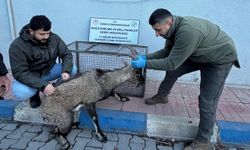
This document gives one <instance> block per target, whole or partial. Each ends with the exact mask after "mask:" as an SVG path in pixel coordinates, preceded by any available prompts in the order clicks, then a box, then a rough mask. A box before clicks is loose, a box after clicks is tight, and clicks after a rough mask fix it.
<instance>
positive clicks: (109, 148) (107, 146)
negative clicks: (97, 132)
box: [102, 141, 117, 150]
mask: <svg viewBox="0 0 250 150" xmlns="http://www.w3.org/2000/svg"><path fill="white" fill-rule="evenodd" d="M115 147H117V142H115V141H108V142H107V143H104V144H103V148H102V149H103V150H114V149H115Z"/></svg>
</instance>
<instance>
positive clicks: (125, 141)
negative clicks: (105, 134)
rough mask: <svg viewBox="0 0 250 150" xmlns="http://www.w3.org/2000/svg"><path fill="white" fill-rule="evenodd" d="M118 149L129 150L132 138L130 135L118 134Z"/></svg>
mask: <svg viewBox="0 0 250 150" xmlns="http://www.w3.org/2000/svg"><path fill="white" fill-rule="evenodd" d="M118 138H119V140H118V146H117V147H118V149H119V150H129V149H130V147H129V140H130V139H131V138H132V136H131V135H128V134H118Z"/></svg>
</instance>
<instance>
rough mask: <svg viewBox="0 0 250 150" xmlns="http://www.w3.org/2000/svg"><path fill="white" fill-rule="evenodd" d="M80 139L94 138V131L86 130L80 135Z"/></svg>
mask: <svg viewBox="0 0 250 150" xmlns="http://www.w3.org/2000/svg"><path fill="white" fill-rule="evenodd" d="M78 136H79V137H84V138H92V130H90V129H84V130H82V132H81V133H79V134H78Z"/></svg>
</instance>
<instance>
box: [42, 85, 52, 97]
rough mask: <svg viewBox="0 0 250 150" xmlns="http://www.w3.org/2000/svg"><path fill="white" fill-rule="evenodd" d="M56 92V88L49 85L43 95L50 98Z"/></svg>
mask: <svg viewBox="0 0 250 150" xmlns="http://www.w3.org/2000/svg"><path fill="white" fill-rule="evenodd" d="M54 91H55V88H54V86H53V85H52V84H48V85H47V86H46V87H45V88H44V90H43V93H44V94H45V95H46V96H49V95H51V94H53V93H54Z"/></svg>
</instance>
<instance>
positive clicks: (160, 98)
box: [145, 94, 168, 105]
mask: <svg viewBox="0 0 250 150" xmlns="http://www.w3.org/2000/svg"><path fill="white" fill-rule="evenodd" d="M167 102H168V96H159V95H157V94H156V95H155V96H153V97H151V98H148V99H146V100H145V103H146V104H148V105H155V104H158V103H167Z"/></svg>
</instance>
